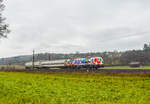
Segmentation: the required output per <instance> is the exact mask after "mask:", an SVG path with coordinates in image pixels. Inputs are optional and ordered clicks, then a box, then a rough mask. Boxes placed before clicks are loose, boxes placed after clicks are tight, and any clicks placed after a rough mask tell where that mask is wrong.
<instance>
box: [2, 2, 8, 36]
mask: <svg viewBox="0 0 150 104" xmlns="http://www.w3.org/2000/svg"><path fill="white" fill-rule="evenodd" d="M2 2H3V0H0V38H2V37H3V38H7V34H8V33H9V32H10V30H9V29H8V24H6V23H5V22H4V21H5V20H6V18H4V17H3V16H2V12H3V10H4V8H5V5H4V4H3V3H2Z"/></svg>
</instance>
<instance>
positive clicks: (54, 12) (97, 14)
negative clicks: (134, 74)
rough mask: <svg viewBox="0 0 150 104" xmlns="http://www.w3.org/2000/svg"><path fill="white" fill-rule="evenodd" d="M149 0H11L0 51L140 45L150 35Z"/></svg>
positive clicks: (3, 53)
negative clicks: (7, 29) (6, 29)
mask: <svg viewBox="0 0 150 104" xmlns="http://www.w3.org/2000/svg"><path fill="white" fill-rule="evenodd" d="M149 3H150V1H149V0H125V1H120V0H113V1H112V0H43V1H41V0H9V1H8V0H7V1H5V5H6V10H5V11H4V16H5V17H7V23H9V24H10V29H11V31H12V32H11V33H10V34H9V38H8V39H4V40H2V41H1V43H0V45H1V47H0V51H1V55H0V57H6V56H14V55H19V54H30V53H31V51H32V50H33V49H35V50H36V51H37V52H59V53H60V52H75V51H80V52H89V51H90V52H91V51H112V50H121V51H122V50H128V49H140V48H142V47H143V44H144V43H146V42H149V39H150V35H149V34H150V33H149V32H150V29H149V27H150V20H149V18H150V7H149Z"/></svg>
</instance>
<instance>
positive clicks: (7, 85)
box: [0, 72, 150, 104]
mask: <svg viewBox="0 0 150 104" xmlns="http://www.w3.org/2000/svg"><path fill="white" fill-rule="evenodd" d="M148 76H150V74H149V75H148V74H147V75H146V76H145V75H144V74H141V75H133V76H132V74H124V75H123V74H122V75H118V76H112V75H103V74H96V73H92V74H88V73H23V72H22V73H19V72H0V103H1V104H150V77H148Z"/></svg>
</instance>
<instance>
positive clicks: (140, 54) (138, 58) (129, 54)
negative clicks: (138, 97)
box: [0, 44, 150, 65]
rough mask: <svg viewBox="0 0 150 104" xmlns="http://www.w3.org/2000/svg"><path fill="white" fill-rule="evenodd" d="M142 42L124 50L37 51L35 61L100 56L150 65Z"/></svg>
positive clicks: (22, 59) (17, 60)
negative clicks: (133, 47)
mask: <svg viewBox="0 0 150 104" xmlns="http://www.w3.org/2000/svg"><path fill="white" fill-rule="evenodd" d="M145 46H146V45H145V44H144V46H143V50H129V51H125V52H118V51H113V52H95V53H94V52H93V53H79V52H76V53H70V54H61V53H59V54H58V53H57V54H56V53H39V54H35V61H40V60H58V59H68V58H70V57H74V58H79V57H83V58H84V57H88V56H91V57H102V58H103V59H104V64H105V65H128V64H129V63H130V62H141V63H142V64H143V65H150V44H147V46H146V47H145ZM29 61H32V55H26V56H17V57H12V58H3V59H0V64H1V65H8V64H20V65H24V64H25V63H26V62H29Z"/></svg>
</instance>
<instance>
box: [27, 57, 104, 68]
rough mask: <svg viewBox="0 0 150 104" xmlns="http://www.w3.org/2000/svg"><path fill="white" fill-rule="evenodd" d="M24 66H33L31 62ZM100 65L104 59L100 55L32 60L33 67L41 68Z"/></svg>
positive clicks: (96, 66) (97, 66) (91, 66)
mask: <svg viewBox="0 0 150 104" xmlns="http://www.w3.org/2000/svg"><path fill="white" fill-rule="evenodd" d="M25 66H26V69H31V68H33V62H28V63H26V64H25ZM100 67H104V60H103V58H102V57H84V58H73V57H71V58H69V59H61V60H51V61H36V62H34V68H35V69H41V68H70V69H80V68H95V69H98V68H100Z"/></svg>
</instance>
